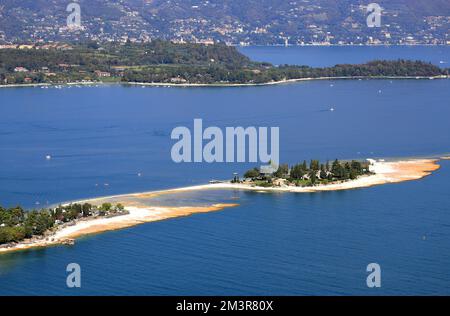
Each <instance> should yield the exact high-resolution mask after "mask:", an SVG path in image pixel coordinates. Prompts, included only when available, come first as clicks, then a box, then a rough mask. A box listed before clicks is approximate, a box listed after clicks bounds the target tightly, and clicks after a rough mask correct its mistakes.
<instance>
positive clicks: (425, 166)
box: [0, 157, 449, 254]
mask: <svg viewBox="0 0 450 316" xmlns="http://www.w3.org/2000/svg"><path fill="white" fill-rule="evenodd" d="M448 158H449V157H446V158H445V157H443V158H442V159H448ZM370 161H371V167H370V170H371V171H372V172H374V173H375V174H374V175H369V176H363V177H360V178H358V179H356V180H350V181H346V182H341V183H332V184H328V185H322V186H314V187H296V186H287V185H286V186H280V187H270V188H265V187H257V186H253V185H251V184H245V183H241V184H232V183H230V182H223V183H215V184H205V185H198V186H191V187H184V188H178V189H171V190H163V191H152V192H141V193H134V194H125V195H116V196H109V197H101V198H94V199H89V200H84V201H76V202H73V203H83V202H88V203H91V204H95V205H99V204H101V203H105V202H114V203H121V204H123V205H124V207H125V209H126V210H127V211H128V212H129V214H127V215H121V216H116V217H112V218H91V219H89V218H88V219H84V220H79V221H77V222H76V223H75V225H72V226H68V227H64V228H60V229H57V230H56V231H55V232H54V233H53V234H52V235H50V236H48V237H45V238H42V239H37V238H35V239H33V240H28V241H24V242H21V243H19V244H17V245H15V246H14V247H11V248H0V254H1V253H6V252H11V251H17V250H24V249H30V248H36V247H47V246H51V245H57V244H63V243H65V242H66V241H67V240H70V239H75V238H78V237H81V236H85V235H89V234H96V233H101V232H105V231H111V230H117V229H123V228H127V227H131V226H135V225H139V224H143V223H149V222H154V221H160V220H165V219H169V218H175V217H181V216H189V215H192V214H196V213H207V212H215V211H220V210H223V209H225V208H228V207H236V206H238V204H213V205H209V206H183V207H153V206H147V205H144V204H142V203H139V202H130V200H135V199H151V198H153V197H157V196H161V195H165V194H176V193H180V192H186V191H199V190H223V189H230V190H252V191H258V192H294V193H308V192H321V191H338V190H350V189H357V188H365V187H371V186H375V185H382V184H388V183H399V182H404V181H412V180H418V179H421V178H423V177H426V176H428V175H430V174H431V173H432V172H433V171H436V170H438V169H439V168H440V166H439V164H438V162H439V160H438V159H408V160H399V161H384V160H378V161H375V160H370ZM130 198H131V199H130Z"/></svg>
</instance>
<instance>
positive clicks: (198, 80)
mask: <svg viewBox="0 0 450 316" xmlns="http://www.w3.org/2000/svg"><path fill="white" fill-rule="evenodd" d="M17 67H22V68H21V69H17ZM99 72H103V74H100V73H99ZM440 75H448V69H441V68H439V67H437V66H434V65H432V64H430V63H425V62H421V61H407V60H397V61H373V62H369V63H366V64H361V65H336V66H333V67H326V68H312V67H308V66H292V65H282V66H279V67H275V66H273V65H271V64H269V63H259V62H252V61H251V60H250V59H249V58H248V57H246V56H244V55H243V54H241V53H240V52H239V51H238V50H237V49H236V48H235V47H230V46H226V45H225V44H215V45H208V46H206V45H201V44H191V43H186V44H175V43H171V42H168V41H161V40H155V41H153V42H151V43H146V44H131V43H126V44H123V43H105V44H98V43H93V42H89V43H84V44H73V45H68V44H65V45H63V46H62V48H61V47H60V48H58V47H50V48H49V47H46V46H45V45H44V44H42V45H41V46H39V45H38V46H35V47H34V48H32V49H0V84H21V83H65V82H76V81H83V80H85V81H93V80H94V81H97V80H98V81H116V82H119V81H122V82H146V83H152V82H153V83H192V84H245V83H247V84H248V83H268V82H273V81H282V80H289V79H302V78H319V77H367V78H370V77H373V78H377V77H434V76H440Z"/></svg>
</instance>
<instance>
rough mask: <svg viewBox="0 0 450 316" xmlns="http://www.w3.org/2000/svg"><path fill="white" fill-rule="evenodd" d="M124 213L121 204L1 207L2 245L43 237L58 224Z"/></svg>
mask: <svg viewBox="0 0 450 316" xmlns="http://www.w3.org/2000/svg"><path fill="white" fill-rule="evenodd" d="M123 212H124V207H123V206H122V205H121V204H117V205H116V206H113V205H112V204H110V203H104V204H102V205H101V206H99V207H96V206H93V205H91V204H89V203H84V204H77V203H75V204H70V205H66V206H58V207H56V208H54V209H42V210H33V211H30V212H26V211H24V209H23V208H21V207H19V206H17V207H13V208H7V209H6V208H3V207H1V206H0V245H1V244H5V243H11V242H19V241H21V240H24V239H25V238H31V237H33V236H42V235H43V234H44V233H45V232H47V231H48V230H49V229H51V228H52V227H54V226H55V225H57V224H62V223H68V222H71V221H73V220H75V219H78V218H82V217H90V216H105V215H110V214H112V215H113V214H120V213H123Z"/></svg>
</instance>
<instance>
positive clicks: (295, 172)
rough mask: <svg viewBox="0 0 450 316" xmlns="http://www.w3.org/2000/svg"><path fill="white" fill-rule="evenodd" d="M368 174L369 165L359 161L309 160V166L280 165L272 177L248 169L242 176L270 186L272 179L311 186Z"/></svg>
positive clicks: (305, 164) (305, 163) (257, 170)
mask: <svg viewBox="0 0 450 316" xmlns="http://www.w3.org/2000/svg"><path fill="white" fill-rule="evenodd" d="M365 174H370V171H369V164H368V163H367V162H361V161H356V160H352V161H346V162H340V161H339V160H337V159H336V160H335V161H334V162H333V163H332V164H330V162H329V161H327V162H326V163H320V161H319V160H311V162H310V163H309V165H308V164H307V162H306V160H305V161H303V163H298V164H295V165H293V166H292V167H289V165H287V164H282V165H280V166H279V167H278V170H277V171H276V172H274V173H273V174H272V175H267V174H261V172H260V170H259V169H258V168H254V169H250V170H248V171H247V172H246V173H245V174H244V178H247V179H252V180H253V181H257V182H258V185H261V183H265V184H266V186H267V184H269V185H270V184H272V183H273V182H272V181H273V179H274V178H281V179H286V180H287V181H288V182H289V183H294V184H296V185H302V186H311V185H316V184H327V183H330V182H336V181H346V180H354V179H356V178H358V177H359V176H362V175H365Z"/></svg>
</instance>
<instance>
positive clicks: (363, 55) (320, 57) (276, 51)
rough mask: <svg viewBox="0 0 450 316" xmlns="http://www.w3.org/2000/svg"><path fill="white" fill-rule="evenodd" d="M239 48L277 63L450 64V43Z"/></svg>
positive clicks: (447, 65) (252, 56)
mask: <svg viewBox="0 0 450 316" xmlns="http://www.w3.org/2000/svg"><path fill="white" fill-rule="evenodd" d="M239 50H240V51H241V52H242V53H244V54H246V55H247V56H249V57H250V58H252V59H253V60H257V61H266V62H270V63H273V64H275V65H280V64H294V65H308V66H311V67H329V66H334V65H336V64H355V63H365V62H368V61H372V60H380V59H386V60H396V59H410V60H422V61H427V62H430V63H433V64H434V65H437V66H441V67H445V68H448V67H450V46H448V45H447V46H372V47H367V46H288V47H280V46H277V47H275V46H268V47H259V46H250V47H240V48H239Z"/></svg>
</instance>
